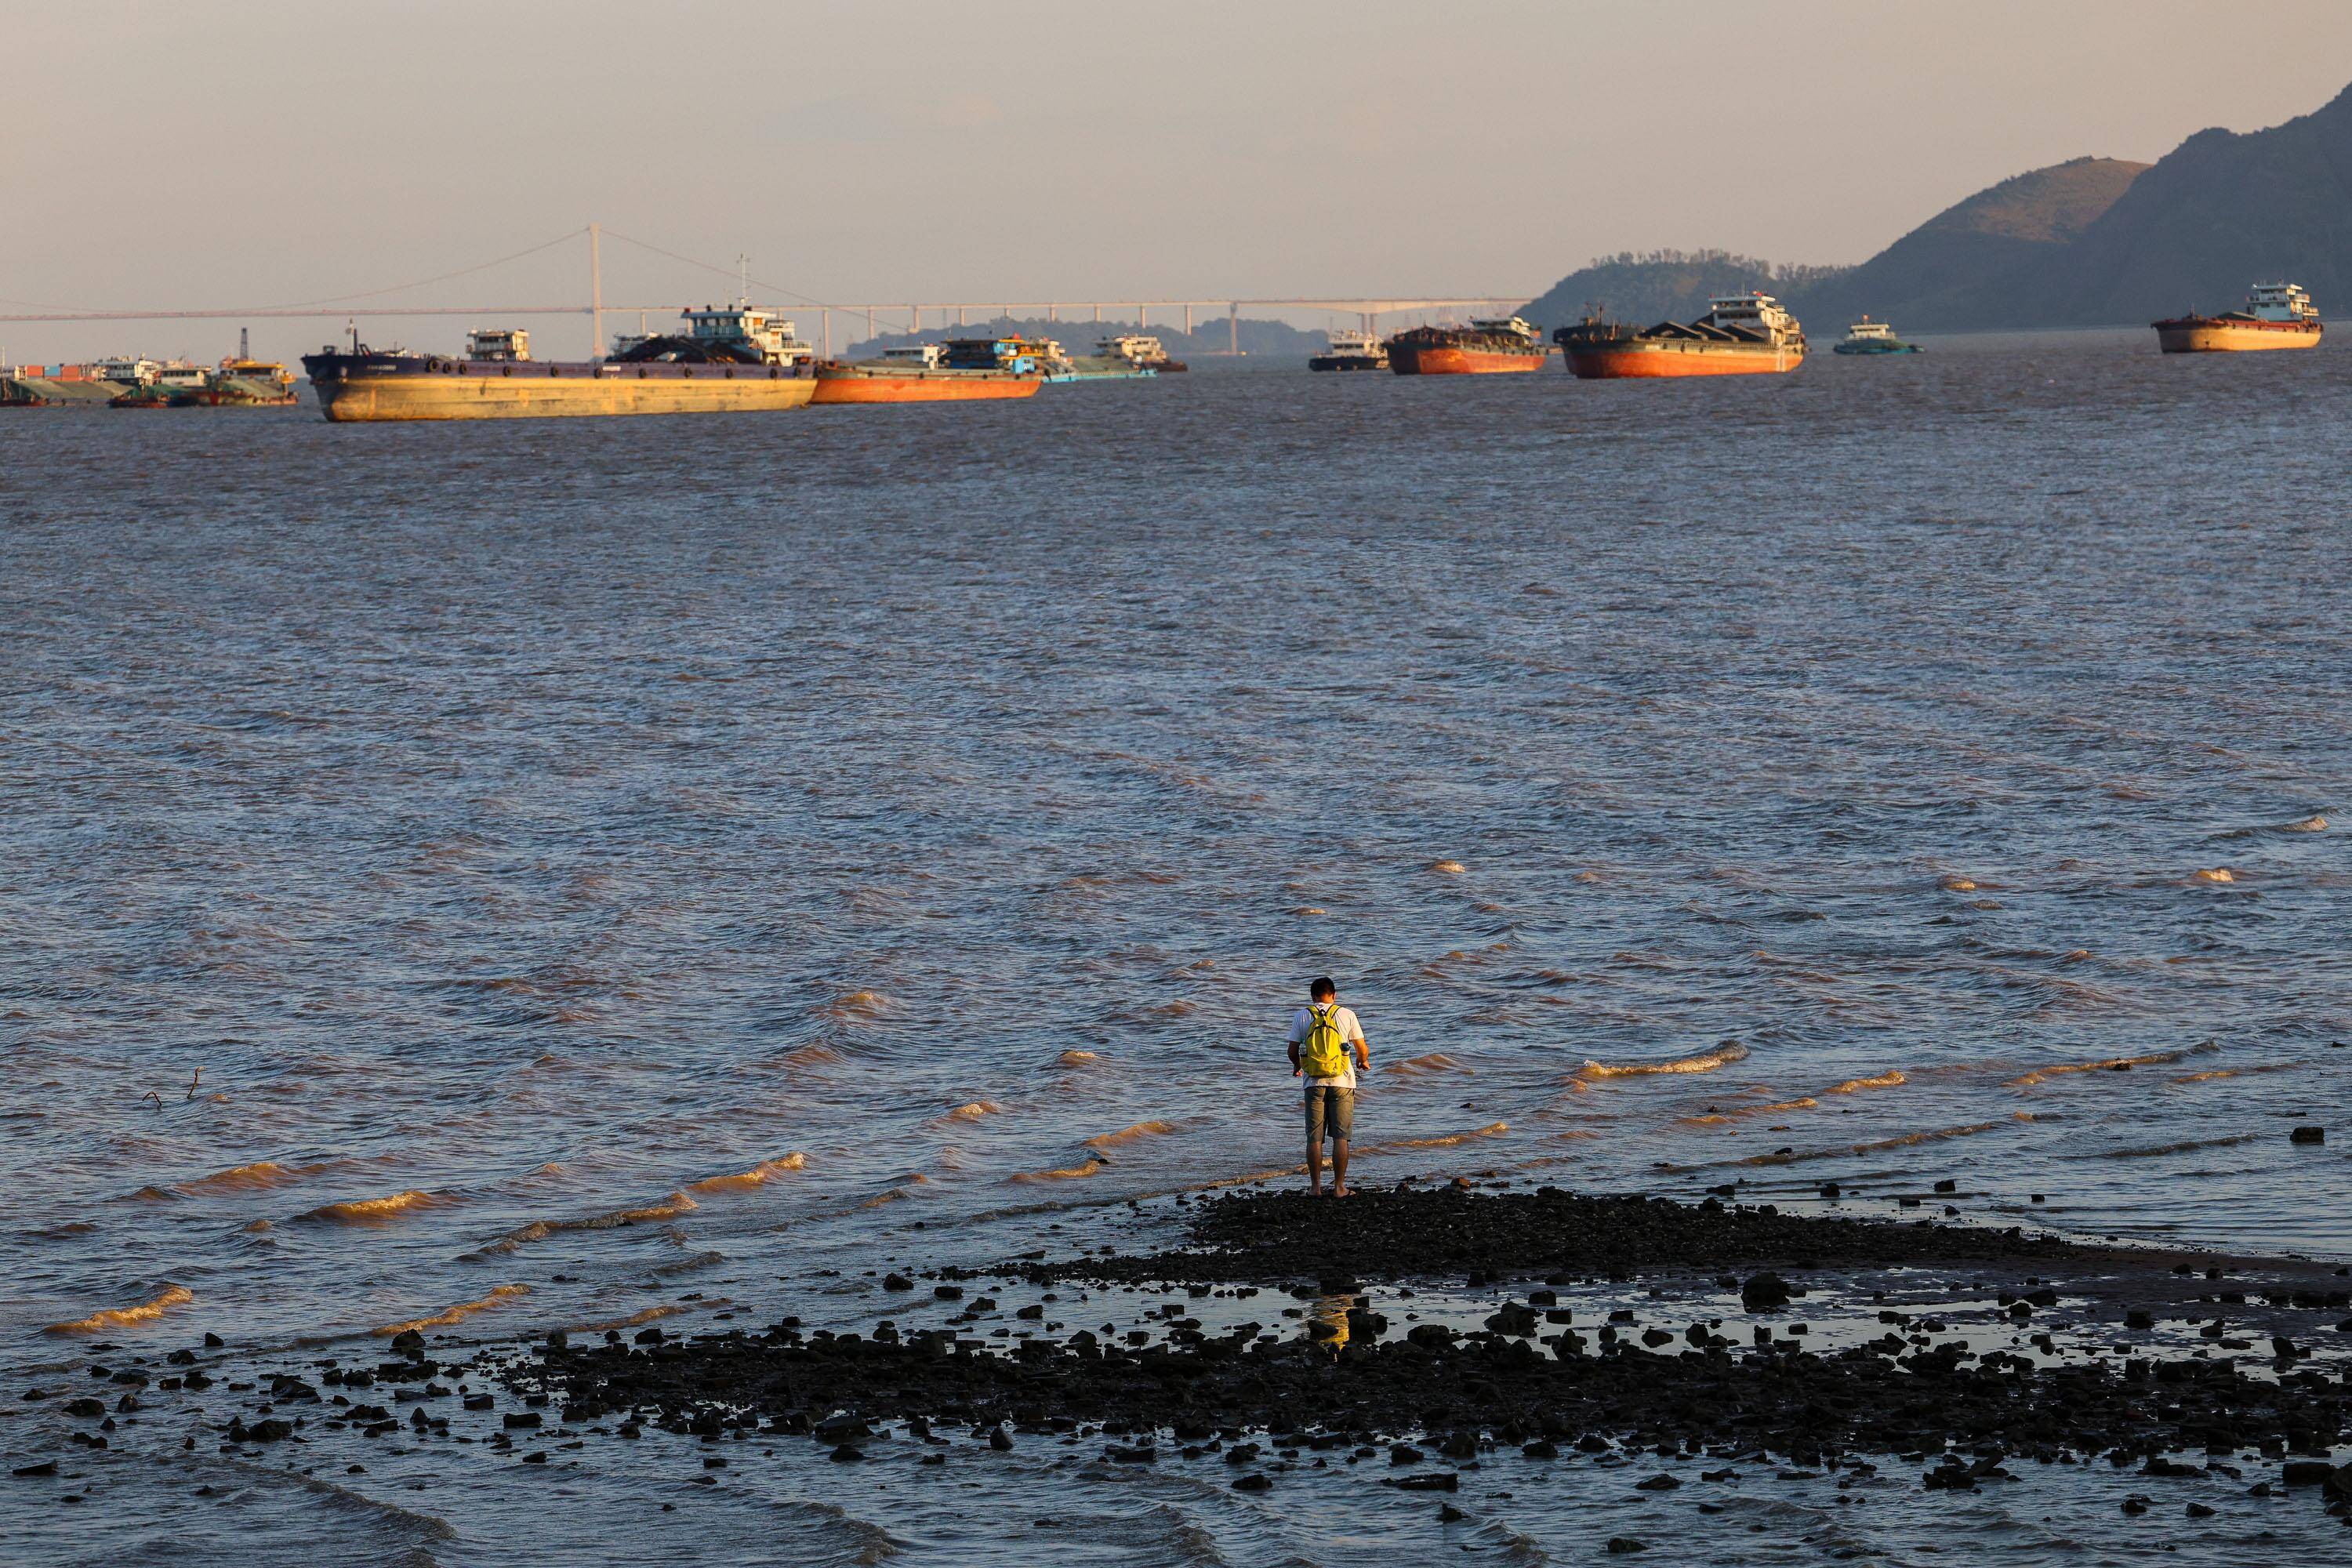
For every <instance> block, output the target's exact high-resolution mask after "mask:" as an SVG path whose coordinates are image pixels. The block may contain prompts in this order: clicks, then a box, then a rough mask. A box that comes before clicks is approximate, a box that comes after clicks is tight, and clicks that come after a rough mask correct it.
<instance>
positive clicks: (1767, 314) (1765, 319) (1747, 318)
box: [1551, 292, 1805, 381]
mask: <svg viewBox="0 0 2352 1568" xmlns="http://www.w3.org/2000/svg"><path fill="white" fill-rule="evenodd" d="M1551 336H1552V342H1556V343H1558V344H1559V346H1560V351H1561V352H1562V353H1565V354H1566V355H1567V356H1568V368H1569V369H1570V370H1572V371H1574V372H1575V373H1576V374H1578V375H1579V376H1580V377H1581V378H1583V379H1584V380H1586V381H1602V380H1611V379H1615V378H1618V377H1627V376H1641V377H1649V376H1670V375H1759V374H1762V375H1769V374H1778V373H1780V372H1785V371H1791V370H1794V369H1796V368H1797V367H1798V366H1799V365H1801V364H1802V363H1805V331H1804V329H1803V328H1802V327H1801V326H1800V325H1799V324H1798V322H1797V319H1796V318H1795V317H1794V316H1791V315H1790V314H1789V312H1788V311H1786V310H1782V309H1781V308H1780V301H1779V300H1775V299H1774V298H1772V296H1771V295H1769V294H1759V293H1754V292H1750V293H1746V294H1726V295H1721V296H1718V297H1717V298H1716V299H1713V300H1708V301H1707V313H1706V315H1704V316H1701V317H1700V318H1699V319H1698V320H1697V321H1690V322H1686V323H1685V322H1681V321H1660V322H1659V323H1658V324H1657V325H1656V326H1654V327H1641V328H1635V327H1629V326H1626V325H1624V324H1623V323H1622V322H1618V321H1602V320H1601V319H1599V318H1598V317H1594V316H1587V317H1585V319H1584V320H1583V321H1579V322H1577V323H1576V324H1575V325H1574V326H1572V327H1562V328H1560V329H1559V331H1556V332H1554V333H1552V335H1551Z"/></svg>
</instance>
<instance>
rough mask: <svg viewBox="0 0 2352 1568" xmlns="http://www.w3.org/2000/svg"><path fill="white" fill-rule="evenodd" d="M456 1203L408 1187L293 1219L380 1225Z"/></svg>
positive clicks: (322, 1209)
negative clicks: (404, 1216) (411, 1213)
mask: <svg viewBox="0 0 2352 1568" xmlns="http://www.w3.org/2000/svg"><path fill="white" fill-rule="evenodd" d="M456 1202H457V1199H455V1198H449V1197H443V1196H441V1195H439V1194H435V1193H428V1192H424V1191H422V1190H420V1189H418V1188H415V1187H411V1188H410V1189H409V1190H408V1191H406V1192H404V1193H392V1194H387V1195H385V1196H383V1197H380V1198H353V1199H352V1200H351V1201H350V1202H348V1203H340V1204H320V1205H319V1206H318V1207H317V1208H314V1209H310V1210H307V1211H305V1212H304V1213H302V1214H299V1215H296V1216H295V1217H296V1218H297V1219H308V1220H318V1221H320V1222H322V1223H325V1224H328V1225H381V1224H383V1222H384V1221H386V1220H391V1219H397V1218H399V1217H400V1216H401V1215H404V1214H407V1213H409V1212H411V1211H412V1210H415V1209H431V1208H441V1207H444V1206H446V1205H449V1204H454V1203H456Z"/></svg>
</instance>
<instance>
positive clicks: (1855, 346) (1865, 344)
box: [1830, 316, 1925, 354]
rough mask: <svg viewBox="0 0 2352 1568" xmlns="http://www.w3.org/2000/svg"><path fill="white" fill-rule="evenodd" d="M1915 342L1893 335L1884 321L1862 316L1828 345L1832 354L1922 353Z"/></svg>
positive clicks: (1893, 331) (1891, 329) (1890, 328)
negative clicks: (1842, 334) (1839, 337)
mask: <svg viewBox="0 0 2352 1568" xmlns="http://www.w3.org/2000/svg"><path fill="white" fill-rule="evenodd" d="M1924 352H1925V351H1924V350H1922V349H1921V348H1920V347H1919V345H1918V344H1917V343H1906V342H1904V341H1903V340H1902V339H1901V338H1898V337H1896V336H1895V329H1894V328H1893V327H1891V326H1889V325H1887V324H1886V323H1885V321H1872V320H1871V319H1870V318H1869V317H1868V316H1864V318H1863V319H1862V320H1860V321H1856V322H1854V323H1853V325H1852V326H1850V327H1848V328H1847V329H1846V330H1845V336H1844V337H1843V338H1842V339H1840V340H1839V341H1838V342H1835V343H1832V344H1831V345H1830V353H1833V354H1916V353H1924Z"/></svg>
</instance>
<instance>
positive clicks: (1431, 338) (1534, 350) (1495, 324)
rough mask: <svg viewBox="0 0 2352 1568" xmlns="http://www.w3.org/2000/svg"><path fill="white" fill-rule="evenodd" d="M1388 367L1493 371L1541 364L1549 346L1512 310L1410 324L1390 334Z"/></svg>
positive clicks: (1419, 371)
mask: <svg viewBox="0 0 2352 1568" xmlns="http://www.w3.org/2000/svg"><path fill="white" fill-rule="evenodd" d="M1386 347H1387V349H1388V354H1389V369H1391V370H1392V371H1394V372H1395V373H1396V374H1399V375H1496V374H1510V373H1512V372H1516V371H1528V370H1541V369H1542V368H1543V363H1544V361H1545V360H1546V359H1547V358H1549V356H1550V353H1551V351H1550V350H1549V348H1546V347H1545V346H1544V342H1543V339H1542V338H1541V337H1539V336H1538V335H1537V332H1536V329H1535V327H1534V326H1533V325H1532V324H1530V323H1528V322H1527V321H1521V320H1520V319H1519V318H1518V317H1517V316H1504V317H1498V318H1496V319H1493V320H1489V321H1475V320H1474V321H1472V322H1471V323H1470V324H1469V325H1468V326H1466V327H1414V328H1413V329H1412V330H1411V331H1402V332H1399V333H1397V334H1396V336H1394V337H1392V338H1391V339H1389V341H1388V342H1387V344H1386Z"/></svg>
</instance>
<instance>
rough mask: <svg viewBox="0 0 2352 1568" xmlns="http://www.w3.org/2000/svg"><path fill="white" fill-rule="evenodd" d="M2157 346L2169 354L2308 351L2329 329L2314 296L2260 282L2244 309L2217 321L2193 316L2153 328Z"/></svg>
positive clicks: (2287, 285)
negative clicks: (2320, 316)
mask: <svg viewBox="0 0 2352 1568" xmlns="http://www.w3.org/2000/svg"><path fill="white" fill-rule="evenodd" d="M2152 324H2153V325H2154V326H2155V328H2156V343H2157V347H2158V348H2159V349H2162V350H2163V351H2164V352H2165V353H2168V354H2190V353H2231V352H2234V351H2237V350H2242V349H2307V348H2313V347H2315V346H2317V344H2318V342H2319V339H2320V336H2321V334H2322V333H2324V332H2325V331H2326V330H2327V329H2326V327H2324V326H2323V325H2321V323H2320V320H2319V308H2318V307H2317V306H2316V305H2314V304H2313V303H2312V302H2311V296H2310V295H2309V294H2306V293H2305V292H2304V291H2303V289H2301V288H2299V287H2298V286H2296V285H2295V284H2293V283H2257V284H2255V285H2254V287H2253V291H2252V293H2251V294H2249V295H2248V296H2247V298H2246V308H2245V309H2244V310H2226V311H2223V312H2222V313H2221V315H2218V316H2200V315H2198V314H2197V313H2196V312H2195V311H2191V312H2189V314H2188V315H2186V316H2175V317H2172V318H2170V319H2169V320H2167V321H2157V322H2154V323H2152Z"/></svg>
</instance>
